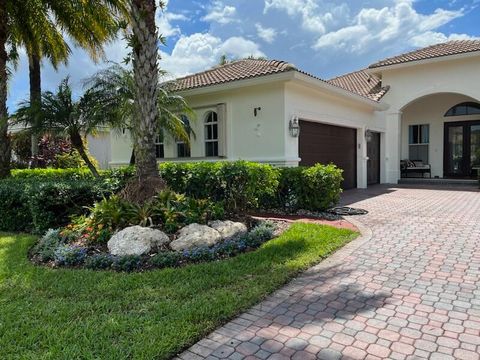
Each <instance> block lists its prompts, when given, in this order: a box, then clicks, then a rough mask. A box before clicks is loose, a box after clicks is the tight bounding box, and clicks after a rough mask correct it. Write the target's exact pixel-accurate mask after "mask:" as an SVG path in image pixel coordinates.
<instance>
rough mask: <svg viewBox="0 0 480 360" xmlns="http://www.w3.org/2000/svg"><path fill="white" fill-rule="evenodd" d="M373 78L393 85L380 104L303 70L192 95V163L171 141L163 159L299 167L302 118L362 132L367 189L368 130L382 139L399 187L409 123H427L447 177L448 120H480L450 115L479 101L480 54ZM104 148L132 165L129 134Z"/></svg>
mask: <svg viewBox="0 0 480 360" xmlns="http://www.w3.org/2000/svg"><path fill="white" fill-rule="evenodd" d="M369 72H371V73H374V74H376V75H377V76H379V77H381V79H382V86H389V87H390V89H389V91H388V92H387V93H386V95H385V96H384V97H383V98H382V99H381V100H380V101H378V102H376V101H373V100H370V99H367V98H366V97H363V96H360V95H357V94H354V93H351V92H349V91H347V90H343V89H341V88H338V87H335V86H333V85H330V84H328V83H326V82H324V81H321V80H318V79H316V78H313V77H311V76H308V75H305V74H303V73H300V72H298V71H291V72H288V73H281V74H275V75H268V76H263V77H258V78H254V79H249V80H239V81H235V82H231V83H226V84H222V85H215V86H208V87H204V88H199V89H195V90H190V91H185V92H183V93H181V95H183V96H184V97H185V98H186V100H187V102H188V103H189V104H190V106H191V107H192V108H193V109H194V110H195V113H196V119H191V125H192V128H193V130H194V133H195V135H196V136H195V137H192V145H191V158H182V159H178V158H177V154H176V143H175V140H174V139H173V138H171V137H168V136H167V137H166V138H165V140H164V153H165V159H164V160H166V161H169V160H171V161H199V160H206V161H218V160H223V159H226V160H238V159H244V160H251V161H258V162H267V163H271V164H275V165H279V166H296V165H298V164H299V162H300V157H299V145H298V138H296V137H292V136H291V135H290V132H289V122H290V120H291V119H292V118H294V117H298V118H299V119H302V120H308V121H313V122H319V123H325V124H332V125H336V126H342V127H349V128H353V129H356V130H357V144H356V146H357V179H356V180H357V181H356V182H357V186H358V187H360V188H365V187H367V160H368V158H367V142H366V140H365V133H366V131H367V130H369V131H373V132H378V133H380V139H381V145H380V159H381V160H380V181H381V182H382V183H396V182H397V181H398V180H399V178H400V160H402V159H407V158H408V157H409V153H408V151H409V150H408V149H409V145H408V131H409V130H408V129H409V128H408V127H409V125H420V124H428V125H429V126H430V143H429V150H428V151H429V162H430V164H431V166H432V176H437V177H443V175H444V169H443V158H444V145H443V142H444V122H446V121H460V120H480V116H469V117H452V118H445V117H444V115H445V112H446V111H447V110H448V109H450V108H451V107H452V106H455V105H456V104H458V103H462V102H465V101H474V102H479V101H480V86H479V85H478V84H479V83H480V54H479V53H478V52H475V53H471V54H464V55H459V56H458V55H455V56H446V57H443V58H437V59H431V60H426V61H415V62H410V63H406V64H402V65H394V66H384V67H380V68H375V69H371V70H369ZM255 109H257V112H256V114H257V115H256V116H255V113H254V110H255ZM209 111H215V112H217V114H218V116H219V123H220V125H219V133H220V143H219V148H220V150H219V156H218V157H215V158H206V157H205V143H204V139H205V134H204V129H205V127H204V119H205V115H206V114H207V113H208V112H209ZM105 144H107V142H106V143H105ZM97 145H98V144H97ZM97 145H96V146H97ZM105 146H108V147H109V151H110V152H109V154H110V155H108V156H109V157H110V158H109V159H102V163H106V162H108V164H109V166H110V167H116V166H121V165H125V164H128V162H129V160H130V155H131V142H130V137H129V134H128V133H124V134H121V133H112V134H110V139H109V142H108V144H107V145H105ZM97 147H98V146H97ZM91 152H92V153H93V152H94V151H92V149H91ZM95 152H97V151H95ZM108 156H107V157H108ZM104 157H105V156H104ZM107 160H108V161H107Z"/></svg>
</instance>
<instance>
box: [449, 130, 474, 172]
mask: <svg viewBox="0 0 480 360" xmlns="http://www.w3.org/2000/svg"><path fill="white" fill-rule="evenodd" d="M479 171H480V121H465V122H448V123H445V159H444V173H445V174H444V175H445V176H446V177H463V178H470V177H472V178H476V177H478V175H479Z"/></svg>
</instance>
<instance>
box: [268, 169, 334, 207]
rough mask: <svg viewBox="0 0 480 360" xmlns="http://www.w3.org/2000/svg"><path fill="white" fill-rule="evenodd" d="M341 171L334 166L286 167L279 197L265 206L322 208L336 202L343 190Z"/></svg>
mask: <svg viewBox="0 0 480 360" xmlns="http://www.w3.org/2000/svg"><path fill="white" fill-rule="evenodd" d="M342 172H343V171H342V170H341V169H339V168H337V167H336V166H335V165H333V164H330V165H320V164H317V165H315V166H312V167H295V168H284V169H282V171H281V177H280V184H279V187H278V191H277V194H276V196H274V197H272V198H270V199H269V200H268V198H267V200H266V201H265V202H264V204H263V207H264V208H284V209H287V210H290V211H295V210H298V209H305V210H312V211H321V210H325V209H328V208H330V207H331V206H333V205H335V204H336V203H337V202H338V200H339V198H340V194H341V192H342V188H341V182H342V180H343V178H342Z"/></svg>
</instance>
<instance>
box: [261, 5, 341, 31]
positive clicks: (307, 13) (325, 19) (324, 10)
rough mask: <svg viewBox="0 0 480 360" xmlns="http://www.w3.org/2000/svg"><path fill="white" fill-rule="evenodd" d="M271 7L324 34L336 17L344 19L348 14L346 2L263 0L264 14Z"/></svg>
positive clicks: (335, 21)
mask: <svg viewBox="0 0 480 360" xmlns="http://www.w3.org/2000/svg"><path fill="white" fill-rule="evenodd" d="M272 9H277V10H282V11H284V12H286V13H287V14H288V15H289V16H290V17H292V18H296V17H300V19H301V26H302V28H303V29H305V30H307V31H311V32H314V33H318V34H324V33H325V32H326V31H327V27H329V26H334V25H336V24H337V22H338V19H342V20H344V21H346V20H347V19H348V16H349V7H348V5H347V4H345V3H342V4H338V3H324V2H319V1H318V0H265V7H264V10H263V12H264V14H267V13H268V12H269V11H270V10H272Z"/></svg>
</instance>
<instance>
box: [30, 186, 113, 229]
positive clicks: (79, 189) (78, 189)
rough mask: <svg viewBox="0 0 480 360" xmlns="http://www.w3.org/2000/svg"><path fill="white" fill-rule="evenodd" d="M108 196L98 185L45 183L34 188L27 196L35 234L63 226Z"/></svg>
mask: <svg viewBox="0 0 480 360" xmlns="http://www.w3.org/2000/svg"><path fill="white" fill-rule="evenodd" d="M105 195H109V193H108V192H107V191H105V189H103V188H102V184H101V183H99V182H98V181H92V180H90V181H63V182H55V181H47V182H43V183H40V184H37V185H35V186H34V187H33V188H32V192H31V193H29V207H30V213H31V215H32V220H33V225H34V231H35V232H36V233H43V232H44V231H46V230H47V229H49V228H51V227H57V226H60V225H66V224H68V222H69V221H70V219H71V217H72V216H75V215H79V214H82V213H86V211H87V209H86V207H87V206H90V205H92V204H93V203H95V201H97V200H99V199H101V198H102V197H103V196H105Z"/></svg>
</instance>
